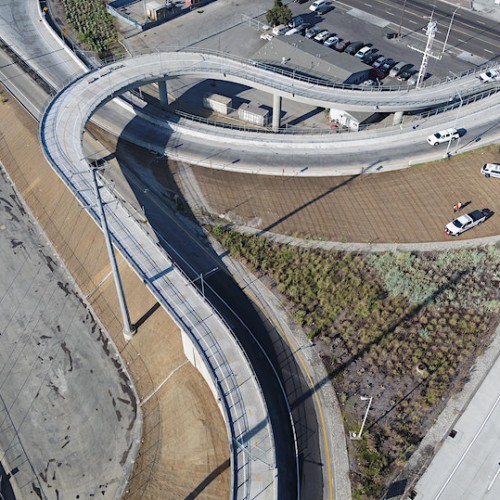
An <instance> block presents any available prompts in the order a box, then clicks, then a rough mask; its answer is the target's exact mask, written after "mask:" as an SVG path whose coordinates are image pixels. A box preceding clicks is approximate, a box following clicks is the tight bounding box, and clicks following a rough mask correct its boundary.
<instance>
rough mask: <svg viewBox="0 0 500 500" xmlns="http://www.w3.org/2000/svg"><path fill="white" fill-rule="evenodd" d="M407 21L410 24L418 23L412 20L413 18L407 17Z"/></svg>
mask: <svg viewBox="0 0 500 500" xmlns="http://www.w3.org/2000/svg"><path fill="white" fill-rule="evenodd" d="M408 22H409V23H411V24H418V23H417V21H413V19H408Z"/></svg>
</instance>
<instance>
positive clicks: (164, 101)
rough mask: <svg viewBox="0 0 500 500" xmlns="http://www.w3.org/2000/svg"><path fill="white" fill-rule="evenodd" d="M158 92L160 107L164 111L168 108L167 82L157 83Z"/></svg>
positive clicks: (160, 81)
mask: <svg viewBox="0 0 500 500" xmlns="http://www.w3.org/2000/svg"><path fill="white" fill-rule="evenodd" d="M158 90H159V92H160V106H161V107H162V108H163V109H165V108H166V107H167V106H168V95H167V81H166V80H159V81H158Z"/></svg>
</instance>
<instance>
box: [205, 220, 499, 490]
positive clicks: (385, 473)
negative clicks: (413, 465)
mask: <svg viewBox="0 0 500 500" xmlns="http://www.w3.org/2000/svg"><path fill="white" fill-rule="evenodd" d="M214 234H215V235H216V236H217V237H218V238H219V240H220V241H221V242H222V243H223V244H224V246H225V247H226V248H227V249H228V250H229V251H230V253H231V254H232V255H233V256H235V257H239V258H240V259H242V260H243V261H244V262H245V263H246V264H247V265H248V266H249V267H250V268H251V269H252V270H253V271H255V272H257V273H260V274H265V275H267V276H269V277H270V278H271V279H272V282H273V285H274V286H276V287H277V289H278V290H279V292H280V293H281V294H282V295H283V296H284V297H286V299H287V301H288V303H289V305H290V308H291V311H292V313H293V315H294V317H295V319H296V320H297V322H298V323H299V324H300V325H301V326H303V327H304V328H305V330H306V332H307V333H308V335H309V336H310V337H311V338H314V339H315V343H316V348H317V349H318V351H319V354H320V356H321V357H322V359H323V361H324V363H325V365H326V367H327V369H328V371H329V373H330V375H331V377H332V381H333V384H334V386H335V389H336V391H337V392H338V393H339V394H341V403H342V406H343V410H344V418H345V421H346V431H358V430H359V425H360V422H361V419H362V417H363V413H364V411H365V409H366V402H363V401H361V400H360V398H359V396H360V395H365V396H373V398H374V399H373V405H372V410H371V411H370V415H369V418H368V421H367V426H366V428H365V430H366V432H365V433H364V435H363V439H362V440H361V441H354V442H350V447H351V452H352V455H353V456H352V457H351V458H352V460H351V470H352V472H353V477H352V479H353V484H354V488H355V492H354V493H355V497H357V498H368V497H370V498H379V497H380V496H381V494H382V493H383V490H384V488H385V487H386V484H387V481H388V478H390V477H393V475H394V474H395V473H396V472H397V470H398V468H399V467H400V466H401V465H402V464H403V463H404V462H405V461H406V460H407V458H408V457H409V456H410V455H411V453H412V452H413V451H414V449H415V448H416V446H417V445H418V443H419V442H420V440H421V439H422V437H423V436H424V435H425V433H426V432H427V431H428V429H429V427H430V426H431V425H432V423H433V421H434V420H435V418H436V417H437V415H438V414H439V412H440V411H441V410H442V408H443V407H444V405H445V403H446V401H447V400H448V398H449V397H450V395H452V394H453V392H456V391H457V390H459V389H460V388H461V386H462V384H463V383H464V381H465V380H466V379H467V376H468V373H469V370H470V368H471V366H472V365H473V363H474V360H475V358H476V357H477V355H478V353H479V352H480V351H482V350H483V349H484V347H485V346H486V345H487V344H488V342H489V336H490V333H491V331H492V328H493V326H494V325H495V324H496V322H497V320H498V316H496V317H495V314H496V315H498V313H499V311H500V247H498V246H489V247H484V248H478V249H466V250H459V251H446V252H441V253H436V254H417V253H403V252H387V253H383V254H369V255H355V254H351V253H343V252H336V251H330V252H326V251H322V250H310V249H307V250H306V249H300V248H294V247H290V246H284V245H278V244H274V243H271V242H269V241H268V240H267V239H265V238H262V237H255V236H246V235H242V234H240V233H237V232H234V231H231V230H228V229H224V228H221V227H216V228H215V230H214Z"/></svg>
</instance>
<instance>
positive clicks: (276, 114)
mask: <svg viewBox="0 0 500 500" xmlns="http://www.w3.org/2000/svg"><path fill="white" fill-rule="evenodd" d="M280 121H281V96H279V95H278V94H273V130H278V129H279V128H280Z"/></svg>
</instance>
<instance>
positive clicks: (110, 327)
mask: <svg viewBox="0 0 500 500" xmlns="http://www.w3.org/2000/svg"><path fill="white" fill-rule="evenodd" d="M0 107H1V109H0V159H1V161H2V162H3V164H4V165H5V167H6V169H7V171H8V173H9V175H10V176H11V178H12V179H13V180H14V183H15V184H16V187H17V189H18V190H19V192H20V193H21V195H22V197H23V198H24V200H25V201H26V203H27V204H28V205H29V206H30V208H31V210H32V212H33V213H34V215H35V217H36V218H37V220H38V221H39V223H40V225H41V227H42V229H43V230H44V231H45V233H46V234H47V236H48V238H49V239H50V240H51V241H52V243H53V245H54V247H55V248H56V250H57V252H58V253H59V255H60V256H61V258H62V259H63V261H64V262H65V264H66V266H67V268H68V270H69V271H70V273H71V274H72V276H73V277H74V279H75V281H76V282H77V284H78V286H79V287H80V289H81V290H82V292H83V293H84V294H85V295H88V301H89V303H90V305H91V306H92V308H93V309H94V311H95V312H96V313H97V315H98V317H99V319H100V321H101V323H102V324H103V325H104V327H105V328H106V330H107V331H108V333H109V334H110V336H111V337H112V339H113V341H114V343H115V344H116V346H117V348H118V350H119V351H120V353H121V355H122V357H123V359H124V360H125V362H126V363H127V365H128V368H129V370H130V372H131V375H132V377H133V379H134V381H135V385H136V388H137V391H138V393H139V395H140V398H141V400H143V399H145V398H147V397H148V396H150V395H151V394H152V393H153V392H154V390H155V389H156V388H157V387H158V386H159V385H160V384H161V383H162V382H164V381H165V380H166V379H167V377H168V376H169V375H171V376H170V378H169V379H168V380H167V381H166V382H165V383H164V384H163V385H162V387H161V389H160V390H159V391H158V392H157V393H156V394H155V395H154V396H152V397H150V398H149V399H148V400H147V403H146V404H144V406H143V408H142V409H143V412H144V434H143V443H142V446H141V449H140V454H139V456H138V458H137V461H136V464H135V468H134V471H133V473H132V479H131V482H130V485H129V494H128V498H139V497H140V498H151V499H159V498H161V499H166V498H181V497H189V496H191V497H194V496H198V495H200V496H201V497H203V498H217V499H219V498H228V496H229V487H230V469H229V461H228V460H229V449H228V443H227V434H226V429H225V425H224V422H223V419H222V416H221V414H220V411H219V409H218V407H217V404H216V402H215V401H214V398H213V396H212V393H211V391H210V390H209V388H208V387H207V385H206V383H205V381H204V380H203V379H202V377H201V376H200V375H199V374H198V372H197V371H196V370H195V369H194V368H193V367H192V366H191V365H190V364H189V363H188V362H186V361H187V360H186V358H185V357H184V354H183V352H182V346H181V338H180V332H179V329H178V328H177V326H176V325H175V324H174V322H173V321H172V319H171V318H170V316H169V315H168V314H167V313H166V312H165V311H164V310H163V309H162V308H160V307H157V304H156V302H155V300H154V298H153V297H152V296H151V294H150V293H149V291H148V290H147V289H146V288H145V287H144V286H143V285H142V283H141V281H140V280H139V279H138V278H137V276H136V275H135V274H134V273H133V271H132V270H131V268H130V267H129V266H128V265H127V264H126V263H125V262H124V261H123V258H121V256H119V257H118V260H119V263H120V264H119V267H120V272H121V275H122V279H123V283H124V287H125V291H126V294H127V300H128V305H129V308H130V313H131V320H132V322H133V323H139V324H140V326H139V328H138V331H137V334H136V335H135V336H134V338H133V340H132V341H131V342H129V343H128V344H125V342H124V339H123V336H122V326H121V321H120V318H119V307H118V300H117V298H116V292H115V289H114V284H113V282H112V280H111V279H110V278H109V273H110V266H109V263H108V258H107V254H106V251H105V243H104V238H103V237H102V233H101V232H100V230H99V229H98V228H97V226H96V225H95V223H94V222H93V221H92V220H91V218H90V217H89V216H88V215H87V213H86V212H85V211H84V210H81V208H80V207H79V205H78V204H77V202H76V201H75V199H74V197H73V195H72V194H71V193H70V191H69V190H68V189H67V188H66V187H65V186H64V185H63V183H62V182H61V181H60V180H59V178H58V177H57V175H56V174H55V173H54V172H53V170H52V168H51V167H50V166H49V165H48V163H47V162H46V160H45V158H44V157H43V154H42V151H41V149H40V147H39V144H38V138H37V123H36V122H35V121H34V120H33V119H32V118H31V117H30V116H29V115H27V114H26V113H25V112H24V110H23V109H22V108H21V107H20V106H19V105H18V104H17V103H16V102H15V101H14V100H13V99H9V100H8V101H7V102H5V103H2V104H0ZM174 370H176V371H175V372H174ZM103 383H105V381H103Z"/></svg>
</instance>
